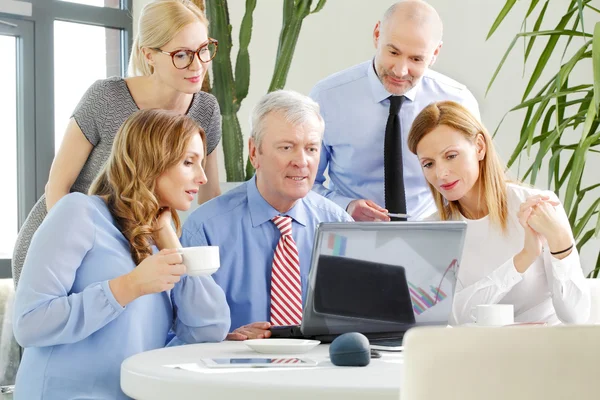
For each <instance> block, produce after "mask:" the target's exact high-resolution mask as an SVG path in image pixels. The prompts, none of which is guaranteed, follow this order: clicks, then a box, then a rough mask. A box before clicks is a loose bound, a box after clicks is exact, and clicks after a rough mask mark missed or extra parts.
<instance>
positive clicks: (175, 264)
mask: <svg viewBox="0 0 600 400" xmlns="http://www.w3.org/2000/svg"><path fill="white" fill-rule="evenodd" d="M182 261H183V259H182V256H181V254H180V253H178V252H177V249H166V250H161V251H160V252H158V253H156V254H154V255H152V256H150V257H148V258H146V259H145V260H144V261H142V262H141V263H140V264H139V265H138V266H137V267H135V268H134V270H133V271H131V272H130V273H128V274H125V275H121V276H120V277H118V278H115V279H112V280H111V281H110V282H109V286H110V288H111V290H112V292H113V295H114V296H115V299H116V300H117V301H118V302H119V304H121V305H122V306H123V307H124V306H126V305H127V304H129V303H131V302H132V301H133V300H135V299H137V298H138V297H141V296H144V295H146V294H152V293H160V292H164V291H165V290H170V289H173V287H174V286H175V284H176V283H177V282H179V280H180V279H181V278H180V277H181V275H183V274H185V272H186V268H185V265H183V264H182Z"/></svg>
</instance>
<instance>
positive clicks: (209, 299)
mask: <svg viewBox="0 0 600 400" xmlns="http://www.w3.org/2000/svg"><path fill="white" fill-rule="evenodd" d="M133 268H135V264H134V262H133V260H132V258H131V254H130V250H129V243H128V241H127V239H126V238H125V237H124V236H123V234H122V233H121V231H120V230H119V228H118V227H117V225H116V222H115V220H114V219H113V217H112V215H111V214H110V212H109V210H108V208H107V206H106V204H105V202H104V201H103V200H102V199H101V198H100V197H97V196H86V195H84V194H81V193H71V194H69V195H67V196H65V197H63V198H62V199H61V200H60V201H59V202H58V203H57V204H56V205H55V206H54V207H53V208H52V209H51V211H50V213H49V214H48V216H47V217H46V218H45V220H44V222H43V223H42V224H41V225H40V227H39V228H38V230H37V232H36V233H35V235H34V237H33V239H32V242H31V246H30V247H29V251H28V253H27V258H26V260H25V264H24V267H23V274H22V276H21V280H20V281H19V285H18V288H17V292H16V296H15V312H14V316H13V326H14V334H15V338H16V339H17V342H19V344H20V345H21V346H23V347H24V348H25V352H24V354H23V359H22V360H21V366H20V368H19V371H18V373H17V379H16V384H15V395H14V398H15V400H20V399H23V400H36V399H45V400H54V399H56V400H68V399H82V398H86V399H127V398H128V397H127V396H126V395H125V394H124V393H123V392H122V391H121V388H120V378H119V377H120V368H121V363H122V362H123V360H125V359H126V358H127V357H129V356H131V355H134V354H137V353H140V352H143V351H148V350H153V349H157V348H161V347H164V346H165V344H166V341H167V334H168V332H169V329H170V328H173V330H174V331H175V333H176V334H177V337H178V338H179V339H181V340H182V341H183V342H185V343H196V342H208V341H221V340H223V339H224V338H225V335H226V334H227V332H228V331H229V325H230V315H229V307H228V306H227V302H226V299H225V295H224V293H223V291H222V290H221V288H220V287H219V286H218V285H217V284H216V283H215V282H214V280H213V279H212V278H210V277H189V276H185V275H184V276H183V277H182V279H181V281H180V282H178V283H177V284H176V285H175V288H174V289H173V290H171V291H167V292H162V293H155V294H149V295H145V296H142V297H139V298H138V299H136V300H134V301H133V302H131V303H129V304H128V305H127V306H125V307H121V305H120V304H119V303H118V302H117V301H116V299H115V298H114V296H113V294H112V292H111V290H110V288H109V286H108V281H109V280H111V279H113V278H116V277H118V276H120V275H123V274H126V273H128V272H130V271H132V270H133Z"/></svg>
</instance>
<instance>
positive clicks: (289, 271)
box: [271, 216, 302, 325]
mask: <svg viewBox="0 0 600 400" xmlns="http://www.w3.org/2000/svg"><path fill="white" fill-rule="evenodd" d="M272 221H273V223H274V224H275V226H276V227H277V228H278V229H279V231H281V238H279V243H277V248H276V249H275V255H274V256H273V268H272V270H271V324H273V325H298V324H300V322H301V321H302V286H301V283H300V258H299V257H298V248H297V247H296V242H294V238H293V237H292V218H291V217H282V216H277V217H274V218H273V220H272Z"/></svg>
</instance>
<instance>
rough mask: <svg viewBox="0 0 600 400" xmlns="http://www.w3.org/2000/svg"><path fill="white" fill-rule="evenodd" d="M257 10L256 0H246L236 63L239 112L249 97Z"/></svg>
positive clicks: (236, 104) (236, 96) (237, 105)
mask: <svg viewBox="0 0 600 400" xmlns="http://www.w3.org/2000/svg"><path fill="white" fill-rule="evenodd" d="M255 8H256V0H246V12H245V13H244V17H243V18H242V23H241V25H240V36H239V38H240V40H239V41H240V48H239V50H238V54H237V58H236V61H235V98H234V103H235V110H236V112H237V111H239V109H240V106H241V104H242V100H244V99H245V98H246V96H247V95H248V89H249V88H250V54H249V53H248V46H249V45H250V39H252V21H253V20H252V15H253V13H254V9H255Z"/></svg>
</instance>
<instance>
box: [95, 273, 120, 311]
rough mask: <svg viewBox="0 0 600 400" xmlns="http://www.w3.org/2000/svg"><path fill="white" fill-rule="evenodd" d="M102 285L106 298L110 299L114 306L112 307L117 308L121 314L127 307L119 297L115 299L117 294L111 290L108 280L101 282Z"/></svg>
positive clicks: (109, 301) (109, 302)
mask: <svg viewBox="0 0 600 400" xmlns="http://www.w3.org/2000/svg"><path fill="white" fill-rule="evenodd" d="M100 287H101V288H102V291H103V292H104V296H105V297H106V300H108V304H110V305H111V306H112V308H113V309H114V310H115V312H116V313H117V314H120V313H121V312H122V311H123V310H124V309H125V307H123V306H122V305H121V304H119V302H118V301H117V299H115V295H114V294H113V292H112V290H110V286H109V285H108V281H103V282H100Z"/></svg>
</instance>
